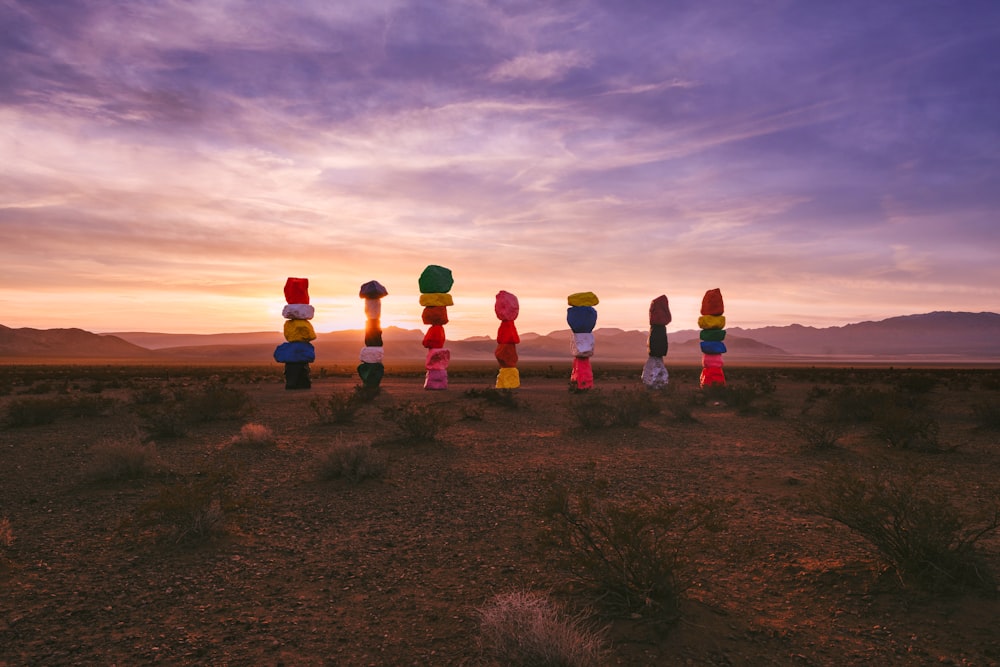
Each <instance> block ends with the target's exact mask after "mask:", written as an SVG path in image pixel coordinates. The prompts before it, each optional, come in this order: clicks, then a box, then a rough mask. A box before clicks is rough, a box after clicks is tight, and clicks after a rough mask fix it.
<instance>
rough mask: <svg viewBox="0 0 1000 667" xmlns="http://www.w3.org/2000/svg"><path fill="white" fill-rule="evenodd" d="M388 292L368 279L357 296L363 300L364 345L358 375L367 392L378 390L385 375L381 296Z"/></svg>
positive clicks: (377, 282) (377, 283) (374, 281)
mask: <svg viewBox="0 0 1000 667" xmlns="http://www.w3.org/2000/svg"><path fill="white" fill-rule="evenodd" d="M388 293H389V292H388V291H387V290H386V289H385V287H383V286H382V284H381V283H379V281H377V280H370V281H368V282H366V283H365V284H363V285H362V286H361V289H360V291H359V292H358V296H359V297H361V298H362V299H364V300H365V346H364V347H363V348H361V363H360V364H359V365H358V376H360V377H361V384H362V386H363V387H364V388H365V389H366V390H368V391H369V392H372V393H375V392H378V389H379V385H380V384H381V382H382V376H383V375H385V365H384V364H383V352H384V348H383V346H382V319H381V318H382V297H384V296H385V295H387V294H388Z"/></svg>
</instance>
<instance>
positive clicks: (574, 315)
mask: <svg viewBox="0 0 1000 667" xmlns="http://www.w3.org/2000/svg"><path fill="white" fill-rule="evenodd" d="M566 300H567V302H568V303H569V308H567V309H566V323H567V324H569V328H570V330H571V331H572V332H573V372H572V374H571V375H570V378H569V388H570V391H586V390H588V389H590V388H591V387H593V386H594V371H593V369H592V368H591V366H590V358H591V357H592V356H594V327H595V326H597V310H596V309H595V308H594V306H596V305H597V304H598V303H599V301H598V299H597V295H596V294H594V293H593V292H577V293H575V294H570V295H569V296H568V297H567V298H566Z"/></svg>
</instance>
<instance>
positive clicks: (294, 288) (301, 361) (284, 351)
mask: <svg viewBox="0 0 1000 667" xmlns="http://www.w3.org/2000/svg"><path fill="white" fill-rule="evenodd" d="M314 314H315V309H314V308H313V307H312V306H311V305H309V279H308V278H288V280H286V281H285V307H284V308H283V309H282V311H281V315H282V317H284V318H285V327H284V333H285V341H286V342H284V343H282V344H281V345H279V346H278V347H276V348H275V349H274V360H275V361H277V362H278V363H281V364H284V365H285V389H309V388H310V387H311V386H312V382H311V381H310V380H309V364H311V363H312V362H314V361H315V360H316V351H315V350H314V349H313V346H312V342H311V341H313V340H315V339H316V332H315V331H314V330H313V326H312V323H311V322H310V321H309V320H311V319H312V318H313V315H314Z"/></svg>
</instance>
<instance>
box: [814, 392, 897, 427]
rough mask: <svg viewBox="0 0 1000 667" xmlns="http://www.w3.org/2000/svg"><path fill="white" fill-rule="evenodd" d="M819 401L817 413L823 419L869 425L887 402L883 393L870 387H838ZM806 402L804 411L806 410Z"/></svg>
mask: <svg viewBox="0 0 1000 667" xmlns="http://www.w3.org/2000/svg"><path fill="white" fill-rule="evenodd" d="M822 399H823V400H821V401H819V406H820V407H819V412H820V414H821V416H822V418H823V419H825V420H827V421H836V422H840V423H842V424H863V423H869V422H871V421H872V420H873V419H874V418H875V415H876V414H877V413H878V412H879V410H881V409H882V407H883V406H884V405H885V403H886V400H887V395H886V393H885V392H882V391H879V390H877V389H873V388H871V387H853V386H846V387H839V388H837V389H835V390H831V391H829V392H827V393H826V394H825V396H823V397H822ZM808 408H809V402H808V401H807V404H806V409H804V410H803V411H806V410H808Z"/></svg>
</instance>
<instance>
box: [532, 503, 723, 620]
mask: <svg viewBox="0 0 1000 667" xmlns="http://www.w3.org/2000/svg"><path fill="white" fill-rule="evenodd" d="M723 507H724V503H716V502H706V503H701V504H697V505H694V504H692V505H680V504H674V503H670V502H669V501H667V500H666V499H664V498H663V497H661V496H651V495H637V496H635V497H631V498H620V497H619V498H612V497H610V496H609V495H608V494H607V487H606V486H603V487H601V486H591V487H589V488H587V489H582V490H580V491H577V492H571V491H570V490H569V489H568V488H567V487H565V486H563V485H561V484H554V485H553V486H552V488H551V489H550V491H549V494H548V496H547V497H546V498H545V499H544V500H543V503H542V514H543V516H544V517H545V518H546V519H547V537H548V539H549V540H550V541H551V543H552V545H553V546H554V547H555V552H556V556H555V560H556V562H557V563H558V565H559V567H560V569H561V571H562V572H564V573H565V574H566V576H567V577H568V579H569V581H571V582H573V583H575V584H577V585H579V586H581V587H583V588H584V589H586V590H588V591H589V592H590V593H591V594H593V595H594V598H595V600H596V602H597V603H598V604H600V605H601V606H602V607H604V608H605V609H607V610H608V611H610V612H612V613H616V614H632V613H641V614H643V615H645V616H648V617H650V618H655V619H658V620H665V621H670V620H675V619H676V618H677V617H678V615H679V608H678V605H679V602H680V599H681V595H682V593H683V591H684V590H686V588H687V587H688V586H689V585H690V584H689V583H688V582H687V581H686V580H685V578H684V569H685V568H686V567H687V566H688V564H689V561H690V559H691V554H692V552H693V544H694V543H695V542H696V541H697V540H699V539H703V538H704V537H705V536H706V535H707V534H708V533H714V532H717V531H719V530H721V529H722V528H723V514H722V508H723Z"/></svg>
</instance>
